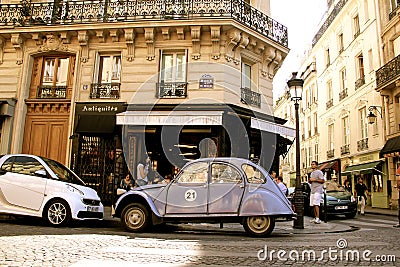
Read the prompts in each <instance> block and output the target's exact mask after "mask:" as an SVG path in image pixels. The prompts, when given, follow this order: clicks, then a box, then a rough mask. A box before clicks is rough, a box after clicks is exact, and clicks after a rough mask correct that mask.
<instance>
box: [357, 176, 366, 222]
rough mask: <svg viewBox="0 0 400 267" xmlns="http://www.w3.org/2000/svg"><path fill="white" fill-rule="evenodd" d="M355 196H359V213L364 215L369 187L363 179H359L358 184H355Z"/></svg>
mask: <svg viewBox="0 0 400 267" xmlns="http://www.w3.org/2000/svg"><path fill="white" fill-rule="evenodd" d="M354 189H355V197H357V203H358V205H357V210H358V214H360V213H361V215H364V208H365V203H366V201H367V195H366V194H368V188H367V186H366V185H365V184H364V182H363V179H362V178H360V179H358V184H356V186H355V188H354Z"/></svg>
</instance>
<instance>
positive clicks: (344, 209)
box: [322, 202, 357, 215]
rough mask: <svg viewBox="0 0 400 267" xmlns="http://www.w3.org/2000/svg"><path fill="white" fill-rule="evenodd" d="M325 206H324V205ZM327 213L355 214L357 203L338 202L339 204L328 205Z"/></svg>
mask: <svg viewBox="0 0 400 267" xmlns="http://www.w3.org/2000/svg"><path fill="white" fill-rule="evenodd" d="M322 208H324V206H322ZM326 211H327V214H332V215H334V214H337V215H340V214H343V215H346V214H353V213H356V212H357V203H355V202H354V203H349V204H337V205H327V206H326Z"/></svg>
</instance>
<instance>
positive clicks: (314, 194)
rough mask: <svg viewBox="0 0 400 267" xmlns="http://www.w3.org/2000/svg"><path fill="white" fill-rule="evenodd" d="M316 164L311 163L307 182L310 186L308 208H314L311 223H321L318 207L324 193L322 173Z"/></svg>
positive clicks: (314, 162)
mask: <svg viewBox="0 0 400 267" xmlns="http://www.w3.org/2000/svg"><path fill="white" fill-rule="evenodd" d="M317 166H318V162H317V161H315V160H314V161H312V162H311V169H312V170H313V171H312V172H311V175H310V178H309V179H308V182H309V183H310V184H311V194H310V206H311V207H314V217H315V218H314V219H313V220H312V221H311V222H313V223H317V224H319V223H321V219H320V218H319V205H320V204H321V199H322V194H323V193H324V182H325V178H324V174H323V173H322V171H320V170H318V169H317Z"/></svg>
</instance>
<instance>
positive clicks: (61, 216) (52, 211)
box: [48, 203, 67, 224]
mask: <svg viewBox="0 0 400 267" xmlns="http://www.w3.org/2000/svg"><path fill="white" fill-rule="evenodd" d="M66 216H67V209H66V208H65V206H64V205H63V204H61V203H54V204H52V205H51V206H50V208H49V214H48V218H49V221H50V222H51V223H52V224H60V223H62V222H63V221H64V220H65V217H66Z"/></svg>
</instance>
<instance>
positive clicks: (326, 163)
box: [318, 161, 337, 170]
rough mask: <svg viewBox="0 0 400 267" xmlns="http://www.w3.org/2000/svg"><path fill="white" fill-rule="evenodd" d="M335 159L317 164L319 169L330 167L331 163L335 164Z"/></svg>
mask: <svg viewBox="0 0 400 267" xmlns="http://www.w3.org/2000/svg"><path fill="white" fill-rule="evenodd" d="M336 162H337V161H329V162H325V163H321V164H319V165H318V169H319V170H326V169H331V168H332V166H333V165H335V163H336Z"/></svg>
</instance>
